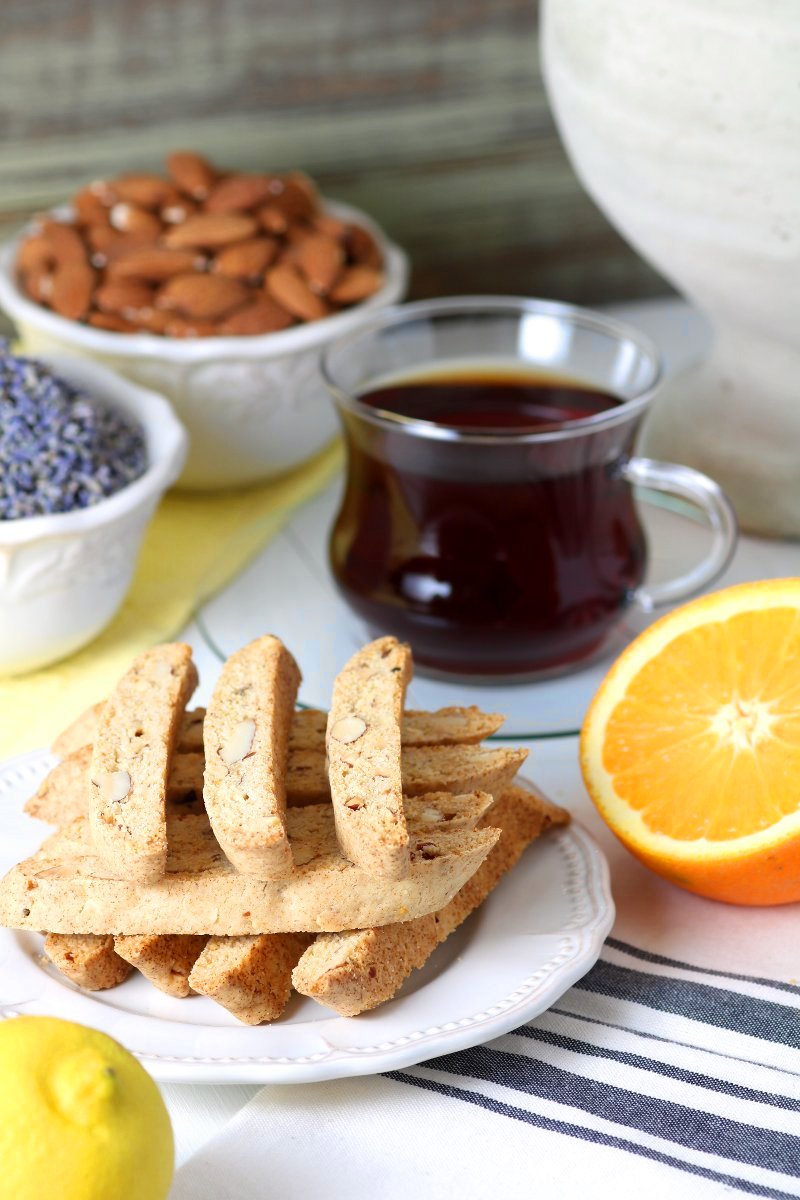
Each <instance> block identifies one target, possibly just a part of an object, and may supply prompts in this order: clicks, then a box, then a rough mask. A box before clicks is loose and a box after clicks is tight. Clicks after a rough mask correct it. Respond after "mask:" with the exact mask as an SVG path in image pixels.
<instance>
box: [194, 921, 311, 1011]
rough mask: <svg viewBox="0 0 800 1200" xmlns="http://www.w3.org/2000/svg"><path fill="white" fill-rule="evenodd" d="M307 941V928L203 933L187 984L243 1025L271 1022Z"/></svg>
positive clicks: (281, 1006)
mask: <svg viewBox="0 0 800 1200" xmlns="http://www.w3.org/2000/svg"><path fill="white" fill-rule="evenodd" d="M311 940H312V935H311V934H307V933H260V934H255V935H253V936H252V937H228V938H226V937H212V938H209V939H208V942H207V943H206V947H205V950H203V953H202V954H201V955H200V957H199V958H198V960H197V962H196V963H195V964H194V967H193V968H192V973H191V975H190V976H189V983H190V985H191V987H192V988H193V990H194V991H195V992H199V993H200V994H201V995H203V996H208V997H209V999H211V1000H215V1001H216V1002H217V1004H221V1005H222V1007H223V1008H227V1010H228V1012H230V1013H233V1015H234V1016H235V1017H236V1018H237V1019H238V1020H240V1021H242V1022H244V1024H245V1025H260V1024H262V1022H264V1021H276V1020H277V1019H278V1017H279V1016H280V1015H281V1013H282V1012H283V1010H284V1009H285V1007H286V1005H287V1004H288V1002H289V997H290V995H291V993H292V971H293V969H294V968H295V967H296V966H297V962H298V960H299V958H300V955H301V954H302V953H303V951H304V950H305V949H306V948H307V946H308V944H309V942H310V941H311Z"/></svg>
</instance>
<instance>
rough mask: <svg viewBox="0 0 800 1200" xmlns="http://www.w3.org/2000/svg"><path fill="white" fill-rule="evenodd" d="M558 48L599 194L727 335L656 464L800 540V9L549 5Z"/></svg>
mask: <svg viewBox="0 0 800 1200" xmlns="http://www.w3.org/2000/svg"><path fill="white" fill-rule="evenodd" d="M542 48H543V49H542V53H543V69H544V74H545V80H546V85H547V89H548V93H549V97H550V101H551V104H552V108H553V112H554V114H555V118H556V122H557V124H558V128H559V131H560V133H561V136H562V138H563V141H564V144H565V146H566V149H567V152H568V154H569V156H570V158H571V160H572V163H573V165H574V167H575V169H576V171H577V172H578V175H579V176H580V178H581V181H582V182H583V184H584V185H585V187H586V189H587V191H588V192H589V193H590V195H591V196H592V197H593V199H594V200H595V201H596V202H597V204H598V205H599V206H600V207H601V208H602V210H603V212H604V213H605V214H606V216H607V217H608V218H609V220H610V221H612V222H613V224H614V225H615V226H616V227H617V228H618V229H619V230H620V232H621V233H622V234H623V235H624V236H625V237H626V238H627V240H628V241H629V242H630V243H631V244H632V245H633V246H634V247H635V248H636V249H637V250H638V251H639V253H640V254H641V255H642V256H643V257H644V258H645V259H647V260H648V261H649V262H651V263H652V264H653V265H654V266H655V267H656V268H657V269H658V270H659V271H660V272H661V273H662V275H664V276H665V277H666V278H667V279H669V280H670V281H671V282H672V283H673V284H674V285H675V286H676V287H677V288H678V289H679V290H680V291H681V292H683V293H684V295H686V296H687V297H688V298H689V299H690V300H691V301H692V302H693V303H694V304H696V305H697V306H698V307H699V308H700V309H702V310H703V311H704V312H705V314H706V315H707V316H708V317H709V319H710V320H711V323H712V326H713V330H714V341H713V346H712V349H711V352H710V355H709V357H708V358H707V359H706V360H705V361H704V362H703V363H702V364H701V365H699V366H697V367H695V368H693V369H691V370H690V371H688V372H687V373H685V374H684V375H683V376H682V377H680V378H679V379H677V380H676V381H674V382H673V383H672V384H670V385H669V386H668V387H667V388H665V389H664V392H663V394H662V396H661V398H660V401H658V402H657V403H656V406H655V409H654V411H653V413H652V415H651V417H650V419H649V422H648V424H647V425H646V427H645V431H644V446H643V448H644V451H645V453H648V454H652V455H653V456H654V457H658V458H664V459H668V460H671V461H677V462H684V463H688V464H690V465H691V466H693V467H696V468H698V469H699V470H701V471H704V472H705V473H706V474H708V475H711V476H712V477H713V478H715V479H716V480H717V481H718V482H719V483H720V484H722V486H723V487H724V488H725V490H726V491H727V492H728V494H729V496H730V497H731V499H732V500H733V503H734V505H735V507H736V510H737V513H738V516H739V520H740V522H741V524H742V526H743V527H744V528H745V529H748V530H750V531H752V532H758V533H763V534H769V535H774V536H800V3H798V0H762V2H761V3H758V2H756V0H702V2H700V0H543V7H542Z"/></svg>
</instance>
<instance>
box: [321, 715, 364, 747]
mask: <svg viewBox="0 0 800 1200" xmlns="http://www.w3.org/2000/svg"><path fill="white" fill-rule="evenodd" d="M366 731H367V723H366V721H363V720H362V719H361V717H357V716H355V715H353V716H351V717H342V718H341V719H340V720H339V721H337V722H336V724H335V725H334V726H333V727H332V729H331V731H330V734H329V735H328V736H329V737H332V738H334V739H335V741H337V742H344V743H345V744H348V743H349V742H357V741H358V739H359V738H360V737H361V735H362V734H363V733H366Z"/></svg>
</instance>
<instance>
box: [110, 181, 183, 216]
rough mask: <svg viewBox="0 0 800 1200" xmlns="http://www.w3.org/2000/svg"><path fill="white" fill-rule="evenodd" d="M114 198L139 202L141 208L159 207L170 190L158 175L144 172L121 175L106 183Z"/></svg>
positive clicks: (167, 184)
mask: <svg viewBox="0 0 800 1200" xmlns="http://www.w3.org/2000/svg"><path fill="white" fill-rule="evenodd" d="M108 186H109V187H110V189H111V191H112V193H113V195H114V198H115V199H116V200H125V201H126V202H127V203H128V204H139V205H141V207H142V208H160V207H161V205H162V204H163V203H164V201H165V200H166V198H167V196H168V195H169V192H170V185H169V183H168V182H167V180H166V179H162V178H161V176H160V175H148V174H145V173H141V174H138V175H137V174H131V175H121V176H120V177H119V179H114V180H112V181H111V183H110V184H109V185H108Z"/></svg>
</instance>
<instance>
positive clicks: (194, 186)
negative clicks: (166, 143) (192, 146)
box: [167, 150, 217, 200]
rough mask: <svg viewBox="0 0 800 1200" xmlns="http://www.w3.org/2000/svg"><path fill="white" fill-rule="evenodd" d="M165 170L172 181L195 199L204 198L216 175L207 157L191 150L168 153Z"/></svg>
mask: <svg viewBox="0 0 800 1200" xmlns="http://www.w3.org/2000/svg"><path fill="white" fill-rule="evenodd" d="M167 171H168V172H169V177H170V179H171V180H172V181H173V183H175V184H176V186H177V187H179V188H180V190H181V191H182V192H186V193H187V195H189V196H192V197H193V198H194V199H195V200H205V198H206V196H207V195H208V193H209V192H210V191H211V188H212V187H213V186H214V181H215V179H216V177H217V173H216V171H215V170H214V168H213V167H212V165H211V163H210V162H209V161H208V159H207V158H203V156H202V154H196V153H195V152H194V151H193V150H173V152H172V153H171V154H168V155H167Z"/></svg>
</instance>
